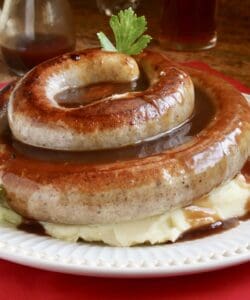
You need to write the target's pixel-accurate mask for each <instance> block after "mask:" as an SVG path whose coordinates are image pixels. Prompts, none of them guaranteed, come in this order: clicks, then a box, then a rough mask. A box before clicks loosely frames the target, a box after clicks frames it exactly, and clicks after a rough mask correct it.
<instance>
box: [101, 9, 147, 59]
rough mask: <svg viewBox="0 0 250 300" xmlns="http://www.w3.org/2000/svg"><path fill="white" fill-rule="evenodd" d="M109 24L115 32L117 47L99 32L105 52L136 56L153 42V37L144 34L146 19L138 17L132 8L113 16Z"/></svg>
mask: <svg viewBox="0 0 250 300" xmlns="http://www.w3.org/2000/svg"><path fill="white" fill-rule="evenodd" d="M109 24H110V26H111V28H112V30H113V33H114V36H115V43H116V45H115V46H114V45H113V44H112V43H111V41H110V40H109V39H108V38H107V36H106V35H105V34H104V33H103V32H98V33H97V36H98V38H99V40H100V43H101V46H102V48H103V50H106V51H118V52H122V53H125V54H128V55H135V54H139V53H140V52H141V51H142V50H143V49H144V48H145V47H147V45H148V43H149V42H150V40H151V36H149V35H147V34H143V33H144V32H145V31H146V30H147V21H146V19H145V17H144V16H141V17H137V15H136V13H135V12H134V11H133V9H132V8H131V7H130V8H128V9H125V10H121V11H120V12H119V13H118V15H117V16H112V17H111V18H110V21H109Z"/></svg>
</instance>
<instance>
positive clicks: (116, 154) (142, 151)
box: [6, 89, 215, 164]
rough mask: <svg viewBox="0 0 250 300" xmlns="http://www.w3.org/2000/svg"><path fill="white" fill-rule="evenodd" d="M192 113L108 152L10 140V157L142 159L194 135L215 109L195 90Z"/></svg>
mask: <svg viewBox="0 0 250 300" xmlns="http://www.w3.org/2000/svg"><path fill="white" fill-rule="evenodd" d="M195 92H196V104H195V112H194V114H193V116H192V118H191V119H190V120H188V121H187V122H186V123H185V124H183V125H182V126H180V127H179V128H177V129H175V130H173V131H171V132H170V133H167V134H165V135H163V136H161V137H160V138H155V139H153V140H151V141H144V142H142V143H138V144H135V145H132V146H127V147H123V148H118V149H112V150H101V151H85V152H66V151H65V152H64V151H53V150H46V149H41V148H35V147H32V146H29V145H25V144H22V143H20V142H18V141H16V140H12V138H11V136H10V134H8V135H6V139H8V141H7V142H8V143H11V144H12V146H13V155H15V156H18V155H19V156H22V157H25V158H31V159H35V160H40V161H47V162H60V163H86V164H102V163H113V162H117V161H125V160H131V159H138V158H144V157H148V156H151V155H156V154H159V153H161V152H163V151H166V150H168V149H171V148H174V147H177V146H180V145H182V144H184V143H186V142H188V141H190V140H191V139H192V137H194V136H195V135H197V134H198V133H199V132H200V131H201V130H202V129H203V128H205V127H206V126H207V124H208V123H209V122H210V121H211V120H212V118H213V116H214V113H215V109H214V106H213V104H212V102H211V100H210V99H209V97H208V96H207V95H206V94H205V93H204V92H202V91H201V90H199V89H196V91H195Z"/></svg>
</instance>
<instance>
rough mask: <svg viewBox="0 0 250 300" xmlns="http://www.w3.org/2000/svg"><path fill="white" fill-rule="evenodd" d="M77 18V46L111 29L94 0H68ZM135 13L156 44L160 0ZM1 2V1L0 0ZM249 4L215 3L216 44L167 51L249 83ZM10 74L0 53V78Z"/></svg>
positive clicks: (224, 0) (89, 43) (227, 0)
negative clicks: (144, 21) (197, 49)
mask: <svg viewBox="0 0 250 300" xmlns="http://www.w3.org/2000/svg"><path fill="white" fill-rule="evenodd" d="M70 2H71V4H72V7H73V12H74V18H75V20H76V32H77V48H78V49H80V48H83V47H89V46H96V45H98V43H97V39H96V32H97V31H100V30H102V31H105V32H107V33H110V30H109V27H108V18H107V17H106V16H104V15H101V14H100V13H99V12H98V10H97V8H96V6H95V1H86V0H71V1H70ZM141 2H142V4H141V6H140V8H139V10H138V14H145V15H146V17H147V19H148V21H149V33H150V34H151V35H152V36H153V37H154V38H155V42H154V43H153V44H152V46H156V47H159V45H157V36H158V33H159V27H160V26H159V22H160V17H161V11H162V0H155V1H146V0H142V1H141ZM0 3H1V1H0ZM249 12H250V4H249V0H242V1H238V0H220V1H219V7H218V44H217V46H216V47H215V48H214V49H211V50H206V51H200V52H174V51H167V53H168V55H169V56H170V57H171V58H172V59H175V60H177V61H188V60H201V61H203V62H206V63H208V64H209V65H211V66H212V67H214V68H215V69H217V70H219V71H222V72H224V73H225V74H227V75H229V76H231V77H234V78H236V79H238V80H240V81H241V82H242V83H244V84H246V85H248V86H250V71H249V70H250V40H249V28H250V22H249V19H250V16H249ZM11 77H13V74H11V73H10V72H9V70H8V68H7V67H6V65H5V64H4V62H3V61H2V58H1V56H0V81H5V80H9V79H10V78H11Z"/></svg>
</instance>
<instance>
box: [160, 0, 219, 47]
mask: <svg viewBox="0 0 250 300" xmlns="http://www.w3.org/2000/svg"><path fill="white" fill-rule="evenodd" d="M215 17H216V0H165V1H164V10H163V16H162V20H161V36H160V41H161V43H162V46H163V48H166V49H173V50H203V49H209V48H212V47H214V46H215V45H216V41H217V34H216V18H215Z"/></svg>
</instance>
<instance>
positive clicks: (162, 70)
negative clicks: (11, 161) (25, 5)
mask: <svg viewBox="0 0 250 300" xmlns="http://www.w3.org/2000/svg"><path fill="white" fill-rule="evenodd" d="M138 66H139V67H138ZM139 68H140V69H142V71H143V72H144V73H145V74H146V77H147V79H148V81H149V87H148V88H147V89H146V90H144V91H137V92H127V93H123V94H115V95H112V96H110V97H106V98H102V99H99V100H95V101H93V102H91V103H88V104H87V105H84V106H80V107H77V108H66V107H62V106H60V105H59V104H58V103H57V101H55V96H56V95H57V94H58V93H60V92H62V91H64V90H67V89H69V88H78V87H82V86H88V85H91V84H95V83H102V82H110V81H112V82H118V83H123V82H132V81H135V80H137V79H138V77H139V76H140V70H139ZM193 109H194V88H193V84H192V81H191V79H190V77H189V76H188V75H187V74H186V73H185V72H183V71H182V70H180V69H179V68H178V67H177V66H176V65H175V64H173V63H172V62H170V61H169V60H168V59H167V58H166V57H165V56H164V55H162V54H160V53H156V52H152V51H144V52H143V53H142V54H140V55H137V56H135V57H130V56H127V55H125V54H121V53H114V52H105V51H101V50H100V49H88V50H84V51H81V52H79V53H76V54H66V55H63V56H61V57H58V58H55V59H52V60H49V61H47V62H45V63H43V64H41V65H39V66H37V67H36V68H34V69H33V70H32V71H30V72H29V73H28V74H27V75H26V76H24V77H23V78H22V79H21V80H20V81H19V83H18V84H17V86H16V88H15V90H14V92H13V93H12V95H11V98H10V101H9V106H8V120H9V125H10V128H11V131H12V134H13V135H14V137H15V138H16V139H17V140H19V141H21V142H23V143H26V144H29V145H32V146H35V147H40V148H47V149H54V150H66V151H85V150H96V149H98V150H100V149H107V148H118V147H122V146H126V145H131V144H135V143H138V142H140V141H143V140H145V139H148V138H152V137H154V136H157V135H159V134H162V133H164V132H168V131H169V130H171V129H173V128H175V127H177V126H179V125H181V124H182V123H183V122H185V121H186V120H187V119H188V118H189V117H190V116H191V115H192V113H193Z"/></svg>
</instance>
